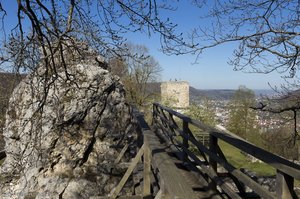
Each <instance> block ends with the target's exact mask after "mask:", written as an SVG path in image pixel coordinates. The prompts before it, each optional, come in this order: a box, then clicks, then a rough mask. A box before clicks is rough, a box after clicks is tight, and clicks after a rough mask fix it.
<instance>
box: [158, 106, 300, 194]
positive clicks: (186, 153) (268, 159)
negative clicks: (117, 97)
mask: <svg viewBox="0 0 300 199" xmlns="http://www.w3.org/2000/svg"><path fill="white" fill-rule="evenodd" d="M153 125H154V126H156V129H157V130H158V131H159V132H160V133H159V134H160V135H161V137H162V138H163V139H164V140H165V141H166V142H169V143H172V144H173V145H174V147H176V148H177V150H180V151H181V155H180V158H181V159H182V160H183V161H186V162H187V164H194V165H196V167H197V168H198V169H199V172H201V173H204V174H205V175H206V176H207V177H206V178H207V180H208V181H210V182H211V183H212V184H213V186H215V188H216V189H222V192H223V193H225V194H226V195H228V196H229V197H230V198H249V197H250V196H252V197H255V196H256V197H261V198H282V199H288V198H298V197H297V195H296V193H295V190H294V179H298V180H300V165H298V164H295V163H293V162H290V161H288V160H286V159H284V158H281V157H279V156H277V155H274V154H272V153H269V152H267V151H265V150H264V149H261V148H258V147H256V146H254V145H253V144H251V143H249V142H247V141H245V140H243V139H241V138H239V137H237V136H235V135H233V134H228V133H226V132H223V131H221V130H218V129H215V128H212V127H209V126H207V125H204V124H203V123H201V122H200V121H197V120H194V119H192V118H190V117H187V116H185V115H183V114H181V113H178V112H176V111H174V110H172V109H170V108H167V107H164V106H162V105H160V104H158V103H154V105H153ZM191 125H192V126H194V128H199V129H201V130H202V131H203V132H206V133H207V134H208V136H209V146H208V147H206V146H205V145H203V144H202V143H201V142H199V141H198V140H197V139H196V138H195V136H194V135H193V133H192V132H191V128H190V126H191ZM218 140H223V141H224V142H226V143H228V144H230V145H232V146H234V147H236V148H238V149H240V150H241V151H243V152H245V153H247V154H250V155H252V156H254V157H255V158H257V159H259V160H261V161H263V162H265V163H267V164H269V165H270V166H272V167H273V168H275V169H276V192H274V193H273V192H270V191H269V190H267V189H265V188H264V187H262V186H261V185H260V184H259V183H257V182H256V181H255V180H253V179H252V178H251V177H249V176H248V175H246V174H245V173H244V172H242V171H241V170H240V169H238V168H235V167H234V166H233V165H232V164H231V163H230V162H228V161H227V159H226V157H225V155H224V154H223V152H222V149H221V148H220V146H219V144H218ZM191 148H194V149H193V150H195V148H196V149H197V152H198V153H195V152H194V151H191ZM196 154H197V155H196ZM219 167H222V168H223V170H226V172H225V173H219V172H218V168H219ZM225 177H227V178H230V179H231V184H229V183H227V181H225V180H224V179H225ZM233 185H234V188H233ZM245 186H247V187H249V188H250V189H251V190H252V191H251V192H250V191H248V192H246V189H245Z"/></svg>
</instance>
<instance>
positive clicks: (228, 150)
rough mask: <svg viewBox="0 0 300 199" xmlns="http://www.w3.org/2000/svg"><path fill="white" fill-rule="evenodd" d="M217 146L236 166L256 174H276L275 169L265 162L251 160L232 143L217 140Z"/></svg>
mask: <svg viewBox="0 0 300 199" xmlns="http://www.w3.org/2000/svg"><path fill="white" fill-rule="evenodd" d="M219 146H220V148H221V149H222V151H223V153H224V155H225V157H226V159H227V161H228V162H229V163H231V164H232V165H233V166H234V167H236V168H245V169H248V170H250V171H253V172H255V173H256V174H257V175H258V176H272V175H275V174H276V170H275V169H274V168H273V167H271V166H270V165H268V164H266V163H260V162H253V163H252V162H251V161H250V160H249V159H247V157H246V156H245V155H244V154H242V153H241V150H239V149H237V148H235V147H233V146H232V145H230V144H228V143H225V142H223V141H219Z"/></svg>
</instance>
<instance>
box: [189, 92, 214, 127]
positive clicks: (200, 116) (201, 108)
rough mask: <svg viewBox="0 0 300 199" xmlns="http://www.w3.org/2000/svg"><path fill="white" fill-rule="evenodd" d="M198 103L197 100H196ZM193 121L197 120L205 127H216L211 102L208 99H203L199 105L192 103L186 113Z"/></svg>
mask: <svg viewBox="0 0 300 199" xmlns="http://www.w3.org/2000/svg"><path fill="white" fill-rule="evenodd" d="M197 101H198V100H197ZM186 114H187V115H188V116H190V117H191V118H193V119H196V120H199V121H201V122H203V123H204V124H206V125H209V126H212V127H214V126H215V125H216V114H215V110H214V105H213V102H212V101H211V100H210V99H209V98H205V97H204V98H203V99H202V100H201V104H199V102H198V103H195V102H194V103H192V104H191V105H190V106H189V108H188V111H187V113H186Z"/></svg>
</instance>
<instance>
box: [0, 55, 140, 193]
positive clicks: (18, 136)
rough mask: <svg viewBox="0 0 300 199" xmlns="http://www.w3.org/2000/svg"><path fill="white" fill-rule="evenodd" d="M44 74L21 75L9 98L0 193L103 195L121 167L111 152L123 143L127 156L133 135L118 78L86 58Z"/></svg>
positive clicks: (130, 149) (128, 108)
mask: <svg viewBox="0 0 300 199" xmlns="http://www.w3.org/2000/svg"><path fill="white" fill-rule="evenodd" d="M94 60H95V59H94ZM44 74H45V70H44V69H43V68H40V69H38V70H36V71H35V72H33V73H32V74H30V75H28V76H27V77H26V78H25V79H24V80H23V81H22V82H21V83H20V84H19V85H18V87H17V88H16V89H15V91H14V93H13V95H12V97H11V99H10V104H9V108H8V111H7V115H6V117H7V118H6V127H5V130H4V137H5V142H6V146H5V150H6V153H7V158H6V159H5V162H4V164H3V165H2V166H1V174H0V176H1V178H2V179H1V185H0V186H1V187H0V190H1V192H0V198H9V199H11V198H43V199H44V198H90V197H94V196H101V195H107V194H108V193H109V192H110V191H111V190H112V188H113V187H115V185H116V184H117V183H118V181H119V180H120V178H121V176H122V175H123V173H124V170H125V169H124V168H121V167H118V165H114V161H115V159H116V158H117V156H118V154H119V152H120V151H121V149H122V146H124V145H125V144H129V146H130V147H129V149H128V150H127V151H129V152H127V153H126V154H125V156H124V157H123V161H129V160H130V158H131V157H130V151H134V146H135V140H136V135H135V133H134V128H135V127H134V125H133V119H132V116H131V109H130V107H129V106H128V105H127V104H126V103H125V96H124V95H125V93H124V88H123V86H122V84H121V83H120V81H119V78H118V77H117V76H112V75H111V74H110V73H109V71H107V70H105V69H103V68H101V67H100V66H99V65H97V63H96V62H93V61H91V62H88V61H81V62H78V63H73V64H72V66H68V71H67V72H66V71H65V68H64V67H61V68H58V69H57V71H56V73H55V74H53V75H51V76H48V77H47V78H45V75H44ZM133 153H134V152H133Z"/></svg>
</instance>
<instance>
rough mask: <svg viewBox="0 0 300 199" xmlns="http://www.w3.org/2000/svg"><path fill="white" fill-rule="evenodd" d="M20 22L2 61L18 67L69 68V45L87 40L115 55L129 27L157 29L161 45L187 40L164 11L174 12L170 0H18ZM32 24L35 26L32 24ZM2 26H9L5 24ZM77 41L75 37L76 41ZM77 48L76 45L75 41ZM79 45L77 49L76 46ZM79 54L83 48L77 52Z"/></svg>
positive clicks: (3, 9)
mask: <svg viewBox="0 0 300 199" xmlns="http://www.w3.org/2000/svg"><path fill="white" fill-rule="evenodd" d="M16 2H17V4H16V5H17V18H18V22H17V24H16V26H15V28H13V29H12V30H6V32H9V36H8V38H5V39H4V41H5V42H4V43H3V44H2V47H1V52H0V55H1V63H2V66H3V67H4V65H3V62H6V63H5V66H6V67H7V63H13V64H12V65H13V66H14V69H15V70H17V71H19V70H20V69H25V70H27V71H28V70H33V69H35V68H36V67H37V65H38V63H41V58H42V61H43V62H44V63H43V66H44V67H45V68H47V70H46V73H52V72H55V70H56V67H57V66H56V65H57V64H56V62H55V59H57V58H58V57H59V59H60V61H61V65H62V66H64V67H65V68H67V67H68V63H67V62H68V61H69V60H68V59H65V57H64V56H65V54H64V53H63V51H64V49H66V48H68V47H70V46H73V47H74V46H75V43H76V42H77V41H81V42H85V43H86V44H87V45H88V46H89V47H90V48H92V49H94V50H96V51H97V53H99V54H101V55H104V56H106V57H107V56H108V55H111V54H113V55H114V56H115V55H116V54H118V53H120V52H123V51H122V50H120V48H122V47H124V45H123V43H124V42H125V41H126V38H124V34H126V33H127V32H144V33H146V34H149V35H151V34H153V33H158V34H160V36H161V43H162V46H164V47H166V48H167V47H168V46H174V45H177V46H181V45H186V43H185V42H183V39H182V37H181V35H180V34H176V33H175V29H174V28H175V27H176V25H175V24H172V23H171V22H170V21H169V19H167V18H166V19H164V18H163V17H161V16H160V13H161V12H162V11H163V10H169V11H173V10H175V6H174V7H173V6H171V5H172V3H171V1H170V3H168V2H169V1H163V2H162V3H158V2H157V1H155V0H135V1H131V0H126V1H119V0H108V1H100V0H96V1H90V0H66V1H54V0H48V1H41V0H16ZM5 6H9V5H8V3H6V4H4V3H2V2H0V14H1V18H0V19H1V20H2V24H3V23H5V20H7V19H6V7H5ZM28 24H30V28H27V25H28ZM1 28H2V30H5V29H4V27H3V26H1ZM75 41H76V42H75ZM75 47H76V46H75ZM75 50H76V48H75ZM78 53H80V51H79V52H78Z"/></svg>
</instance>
